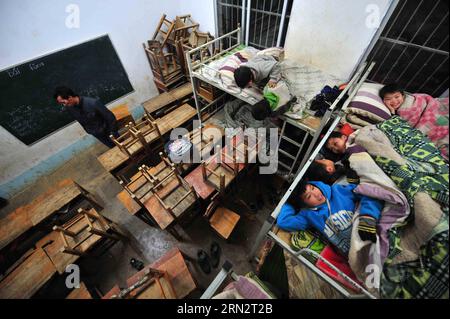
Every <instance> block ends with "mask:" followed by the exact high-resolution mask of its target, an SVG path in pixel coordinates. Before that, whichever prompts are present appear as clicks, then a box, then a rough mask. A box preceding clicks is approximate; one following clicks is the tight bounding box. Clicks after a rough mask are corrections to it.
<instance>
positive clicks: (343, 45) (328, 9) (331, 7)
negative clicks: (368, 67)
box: [285, 0, 391, 80]
mask: <svg viewBox="0 0 450 319" xmlns="http://www.w3.org/2000/svg"><path fill="white" fill-rule="evenodd" d="M390 3H391V0H314V1H311V0H295V1H294V4H293V7H292V12H291V18H290V22H289V27H288V31H287V37H286V43H285V48H286V57H288V58H290V59H293V60H296V61H298V62H301V63H306V64H311V65H314V66H316V67H318V68H320V69H321V70H323V71H325V72H327V73H330V74H334V75H336V76H338V77H339V78H341V79H343V80H347V79H348V77H349V76H350V75H351V73H352V71H353V69H354V67H355V65H356V64H357V63H358V62H359V59H360V58H361V57H362V55H363V54H364V51H365V49H366V48H367V46H368V45H369V43H370V41H371V39H372V37H373V36H374V34H375V32H376V31H377V29H376V27H370V23H371V22H372V21H373V20H372V18H373V17H374V16H375V14H376V12H377V11H374V8H376V9H377V10H378V12H379V19H380V20H379V23H381V20H382V18H383V17H384V15H385V14H386V11H387V9H388V7H389V4H390ZM373 5H375V6H376V7H373ZM366 10H369V12H366ZM366 20H367V21H368V22H369V27H368V26H367V24H366ZM379 23H378V25H379Z"/></svg>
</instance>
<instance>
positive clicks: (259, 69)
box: [234, 55, 281, 89]
mask: <svg viewBox="0 0 450 319" xmlns="http://www.w3.org/2000/svg"><path fill="white" fill-rule="evenodd" d="M280 79H281V68H280V63H279V62H278V61H277V60H276V59H275V58H274V57H273V56H270V55H257V56H255V57H254V58H252V59H250V60H249V61H248V62H247V63H244V64H242V65H241V66H240V67H238V68H237V69H236V70H235V71H234V80H235V81H236V84H237V86H239V87H240V88H242V89H244V88H246V87H249V86H250V85H252V84H253V83H254V84H256V86H258V87H259V88H260V89H263V88H264V87H265V86H266V85H268V86H269V87H275V86H276V84H277V83H278V81H280Z"/></svg>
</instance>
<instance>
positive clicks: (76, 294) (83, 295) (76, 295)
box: [66, 282, 93, 299]
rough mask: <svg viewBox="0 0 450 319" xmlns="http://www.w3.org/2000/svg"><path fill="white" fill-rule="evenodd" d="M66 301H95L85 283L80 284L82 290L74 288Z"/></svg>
mask: <svg viewBox="0 0 450 319" xmlns="http://www.w3.org/2000/svg"><path fill="white" fill-rule="evenodd" d="M66 299H93V298H92V295H91V294H90V292H89V291H88V290H87V288H86V285H85V284H84V282H81V283H80V288H74V289H73V290H72V291H71V292H70V294H69V295H68V296H67V297H66Z"/></svg>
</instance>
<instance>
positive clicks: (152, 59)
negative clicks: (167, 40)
mask: <svg viewBox="0 0 450 319" xmlns="http://www.w3.org/2000/svg"><path fill="white" fill-rule="evenodd" d="M143 47H144V50H145V53H146V55H147V59H148V62H149V64H150V68H151V69H152V73H153V78H154V82H155V85H156V87H157V88H158V90H159V91H160V92H167V91H169V90H170V88H172V87H174V86H176V85H177V84H179V83H181V82H182V80H183V79H184V74H183V72H182V69H181V66H180V64H179V63H178V62H177V60H176V57H175V55H174V54H173V53H170V52H164V47H163V46H162V44H161V43H160V42H158V41H156V40H150V41H148V42H147V45H146V44H145V43H144V44H143Z"/></svg>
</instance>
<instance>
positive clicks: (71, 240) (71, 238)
mask: <svg viewBox="0 0 450 319" xmlns="http://www.w3.org/2000/svg"><path fill="white" fill-rule="evenodd" d="M53 230H54V231H57V232H59V233H60V235H61V238H62V241H63V243H64V246H63V247H62V249H61V251H62V252H64V253H67V254H72V255H77V256H83V255H84V254H85V253H87V252H88V251H89V250H90V249H91V248H92V247H93V246H94V245H95V244H96V243H97V242H99V241H100V240H101V239H104V238H107V239H111V240H113V241H119V240H125V239H127V237H126V236H125V235H124V234H123V233H122V232H121V231H119V230H118V228H117V225H116V224H115V223H113V222H112V221H110V220H107V219H106V218H104V217H103V216H102V215H101V214H99V213H98V212H97V211H96V210H95V209H93V208H91V209H90V210H86V209H83V208H79V209H78V214H77V215H76V216H75V217H74V218H72V219H71V220H70V221H69V222H67V223H66V224H64V225H62V226H53Z"/></svg>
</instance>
